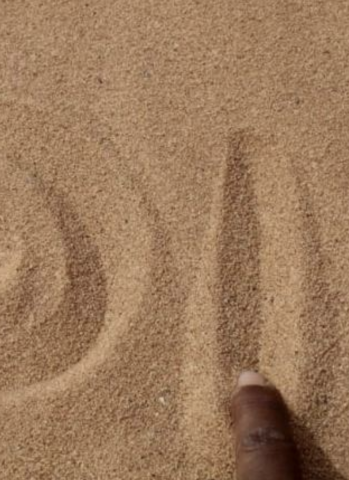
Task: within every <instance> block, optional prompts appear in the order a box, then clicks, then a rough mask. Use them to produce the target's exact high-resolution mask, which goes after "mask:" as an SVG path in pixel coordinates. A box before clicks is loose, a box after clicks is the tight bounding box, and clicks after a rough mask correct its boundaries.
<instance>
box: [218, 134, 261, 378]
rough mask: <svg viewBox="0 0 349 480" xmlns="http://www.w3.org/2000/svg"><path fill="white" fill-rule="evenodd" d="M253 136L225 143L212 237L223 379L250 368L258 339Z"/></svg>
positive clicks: (255, 360)
mask: <svg viewBox="0 0 349 480" xmlns="http://www.w3.org/2000/svg"><path fill="white" fill-rule="evenodd" d="M250 142H253V136H252V135H251V134H250V133H249V132H248V131H246V130H240V131H238V132H236V133H235V134H234V135H233V136H232V137H231V138H230V141H229V149H228V156H227V160H226V162H227V164H226V173H225V178H224V185H223V189H224V191H223V205H222V220H221V222H222V223H221V230H220V232H219V237H218V289H217V290H218V311H219V320H218V332H217V335H218V342H219V345H220V357H221V362H222V367H223V371H224V373H225V375H227V376H228V378H227V380H228V381H230V380H231V375H232V373H233V369H237V370H240V369H242V368H244V369H245V368H255V367H256V366H257V363H258V348H259V347H258V346H259V335H260V326H259V322H260V287H259V280H260V275H259V270H260V265H259V248H260V227H259V222H258V218H257V208H256V199H255V195H254V191H253V184H252V178H251V172H250V166H251V164H250V158H249V153H248V150H247V148H248V145H249V143H250Z"/></svg>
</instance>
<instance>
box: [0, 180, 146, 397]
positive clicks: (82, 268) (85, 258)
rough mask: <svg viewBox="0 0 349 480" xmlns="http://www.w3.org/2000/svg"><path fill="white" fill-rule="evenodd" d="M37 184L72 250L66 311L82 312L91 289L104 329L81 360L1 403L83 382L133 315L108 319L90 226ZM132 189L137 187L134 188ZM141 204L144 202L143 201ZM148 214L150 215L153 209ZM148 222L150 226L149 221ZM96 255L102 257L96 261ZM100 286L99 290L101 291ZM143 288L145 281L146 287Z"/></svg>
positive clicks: (95, 311) (10, 393)
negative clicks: (86, 227)
mask: <svg viewBox="0 0 349 480" xmlns="http://www.w3.org/2000/svg"><path fill="white" fill-rule="evenodd" d="M37 187H38V191H39V194H41V195H43V196H44V198H45V199H46V200H47V206H48V208H49V210H50V211H51V213H52V215H53V217H54V218H55V219H56V221H57V226H58V230H59V231H60V233H61V235H62V237H63V242H64V246H65V249H66V251H68V252H69V254H68V257H69V261H70V262H71V264H70V266H69V267H68V270H69V279H70V289H72V291H70V292H68V294H66V296H65V297H66V298H65V299H64V300H63V303H64V302H66V301H68V303H69V305H67V306H65V309H66V312H67V314H68V315H69V314H70V315H71V314H74V312H75V315H76V313H77V314H78V313H79V304H81V303H83V302H84V301H86V293H90V295H89V299H90V298H91V295H92V296H93V298H94V302H93V303H94V307H95V308H93V312H92V316H93V317H94V318H95V315H97V316H98V318H100V321H101V329H100V332H99V334H98V336H97V338H96V339H95V343H93V344H92V345H91V344H90V345H89V348H88V350H87V351H86V352H85V353H84V355H83V357H82V358H81V359H80V360H79V361H77V362H76V363H75V364H73V365H72V366H70V367H69V368H67V369H66V370H65V371H63V372H62V373H59V374H58V375H56V376H54V377H52V378H49V379H45V380H43V381H39V382H36V383H33V384H31V385H28V386H24V387H19V388H14V389H12V390H11V389H8V390H4V391H1V392H0V403H2V404H18V403H23V402H26V401H28V400H30V399H36V398H37V399H42V398H43V397H47V396H52V395H56V394H58V393H62V392H64V391H66V390H67V389H70V388H75V387H78V386H79V385H81V384H83V383H84V382H85V381H87V380H88V378H90V377H91V375H92V374H94V373H96V371H97V370H98V368H99V367H100V366H101V365H102V364H103V363H104V362H105V361H106V359H107V358H108V356H109V355H110V354H111V352H112V350H113V349H114V348H115V344H116V342H117V340H118V338H119V337H120V336H121V335H122V334H123V332H124V331H125V328H127V324H128V318H129V315H128V314H125V315H121V316H119V317H118V318H117V319H112V320H109V322H106V321H105V320H106V319H105V313H106V302H107V298H106V281H105V278H104V274H103V268H102V263H101V260H100V255H99V252H98V250H97V248H96V247H95V246H94V245H93V244H92V242H91V240H90V238H89V236H88V233H87V231H86V229H85V228H84V227H83V225H82V223H81V221H80V220H79V218H78V217H77V216H76V214H75V213H74V212H73V210H72V209H71V207H69V206H68V204H67V202H66V201H65V200H64V199H63V197H62V196H61V195H59V194H57V192H53V191H51V190H50V191H48V190H47V189H46V188H45V186H44V184H43V183H42V182H41V181H40V180H38V179H37ZM132 191H134V189H133V188H132ZM138 195H139V194H138ZM139 205H142V202H141V201H140V202H139ZM147 214H148V215H149V212H147ZM141 218H142V222H144V218H145V220H147V215H145V216H142V217H141ZM145 225H146V228H147V230H148V228H149V227H148V222H147V221H146V222H145ZM81 242H82V243H81ZM84 250H85V251H84ZM77 251H78V252H79V253H78V257H77V258H78V259H76V256H77ZM91 258H92V259H93V265H91ZM96 258H97V259H99V260H98V261H96ZM91 266H92V269H91V268H90V267H91ZM149 268H151V266H149ZM96 288H98V292H99V293H98V294H97V295H96V292H95V289H96ZM143 288H144V286H143V285H142V291H143ZM67 295H68V298H67ZM132 313H133V312H132ZM103 320H104V323H103ZM116 327H117V328H116ZM122 327H123V328H122Z"/></svg>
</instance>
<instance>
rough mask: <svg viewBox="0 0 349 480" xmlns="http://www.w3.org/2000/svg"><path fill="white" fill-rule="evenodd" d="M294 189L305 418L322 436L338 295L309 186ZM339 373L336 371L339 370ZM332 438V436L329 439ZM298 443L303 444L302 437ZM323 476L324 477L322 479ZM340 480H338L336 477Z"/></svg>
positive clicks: (334, 357)
mask: <svg viewBox="0 0 349 480" xmlns="http://www.w3.org/2000/svg"><path fill="white" fill-rule="evenodd" d="M297 186H298V190H299V197H300V202H301V211H302V217H303V242H304V251H305V255H304V258H305V270H306V282H305V286H304V288H305V295H306V304H305V305H304V311H303V313H302V322H301V332H302V337H303V339H304V348H306V351H307V355H306V357H305V358H306V361H305V362H304V365H303V368H302V372H301V382H300V385H304V386H306V387H304V389H303V391H302V398H303V412H302V415H301V416H302V420H303V421H304V417H308V416H309V415H310V417H311V420H312V429H313V431H314V432H317V434H318V435H319V434H321V430H322V433H324V429H326V428H327V427H328V426H329V425H328V422H329V414H330V413H331V411H333V408H334V407H333V406H332V405H331V402H333V401H334V400H335V395H336V381H337V374H336V367H339V366H340V362H341V355H340V354H339V349H340V344H341V342H340V340H341V337H340V335H341V332H342V329H341V321H340V318H339V309H338V299H339V296H340V295H339V293H337V292H336V291H335V288H331V286H330V284H329V280H328V275H327V266H328V265H329V259H328V258H327V256H326V254H325V252H324V249H323V246H322V241H321V233H320V232H321V230H320V226H319V222H318V219H317V215H316V214H315V207H314V204H313V201H312V197H311V194H310V192H309V188H308V186H307V185H306V184H305V183H304V181H302V180H301V179H300V178H299V177H297ZM338 371H339V370H338ZM330 436H331V438H332V435H330ZM299 442H300V443H301V444H303V440H302V436H301V434H300V435H299ZM304 452H305V455H309V458H312V457H313V455H312V452H311V446H309V445H308V444H304ZM320 467H321V465H320V466H319V465H317V464H316V462H315V461H314V462H312V461H310V463H309V464H308V465H307V466H306V469H307V471H308V470H309V475H310V474H311V475H312V476H314V474H315V476H316V473H318V477H317V478H327V477H326V472H322V471H321V472H320V471H318V469H319V468H320ZM324 475H325V476H324ZM338 478H340V477H338Z"/></svg>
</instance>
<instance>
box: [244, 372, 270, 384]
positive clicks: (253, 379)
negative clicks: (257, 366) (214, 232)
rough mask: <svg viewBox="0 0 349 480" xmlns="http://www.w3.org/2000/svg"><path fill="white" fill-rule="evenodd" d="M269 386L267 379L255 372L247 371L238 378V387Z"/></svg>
mask: <svg viewBox="0 0 349 480" xmlns="http://www.w3.org/2000/svg"><path fill="white" fill-rule="evenodd" d="M266 384H267V381H266V379H265V378H264V377H263V375H261V374H260V373H257V372H254V371H253V370H245V371H244V372H242V373H241V374H240V376H239V378H238V383H237V385H238V387H246V386H248V385H261V386H265V385H266Z"/></svg>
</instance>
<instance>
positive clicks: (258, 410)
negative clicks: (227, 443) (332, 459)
mask: <svg viewBox="0 0 349 480" xmlns="http://www.w3.org/2000/svg"><path fill="white" fill-rule="evenodd" d="M232 414H233V419H234V425H235V434H236V468H237V479H238V480H300V479H301V472H300V464H299V459H298V452H297V449H296V446H295V443H294V440H293V438H292V432H291V427H290V418H289V413H288V410H287V407H286V404H285V402H284V400H283V398H282V396H281V394H280V392H279V391H278V390H277V389H276V388H275V387H273V386H271V385H269V384H268V382H267V381H266V379H265V378H264V377H262V376H261V375H259V374H257V373H255V372H244V373H243V374H242V375H241V376H240V378H239V380H238V388H237V390H236V393H235V394H234V397H233V402H232Z"/></svg>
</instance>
